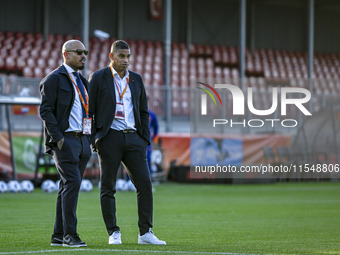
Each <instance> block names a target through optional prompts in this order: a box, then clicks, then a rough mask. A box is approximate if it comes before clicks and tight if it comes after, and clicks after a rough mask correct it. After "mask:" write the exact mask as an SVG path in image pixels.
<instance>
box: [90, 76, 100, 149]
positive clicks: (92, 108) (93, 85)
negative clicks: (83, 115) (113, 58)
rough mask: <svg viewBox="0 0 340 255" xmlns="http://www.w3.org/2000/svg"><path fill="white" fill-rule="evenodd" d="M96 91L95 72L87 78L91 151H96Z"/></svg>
mask: <svg viewBox="0 0 340 255" xmlns="http://www.w3.org/2000/svg"><path fill="white" fill-rule="evenodd" d="M97 91H98V82H97V79H96V75H95V73H93V74H91V75H90V78H89V117H90V118H91V119H92V125H91V128H92V129H91V146H92V149H93V151H96V145H95V137H96V123H95V112H96V98H97Z"/></svg>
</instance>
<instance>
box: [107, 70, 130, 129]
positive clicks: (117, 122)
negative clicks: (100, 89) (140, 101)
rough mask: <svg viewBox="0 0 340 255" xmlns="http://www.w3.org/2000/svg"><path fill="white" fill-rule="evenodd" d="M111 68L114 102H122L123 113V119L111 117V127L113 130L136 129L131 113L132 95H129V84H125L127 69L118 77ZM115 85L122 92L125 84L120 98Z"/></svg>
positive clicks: (127, 74)
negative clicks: (123, 74) (121, 76)
mask: <svg viewBox="0 0 340 255" xmlns="http://www.w3.org/2000/svg"><path fill="white" fill-rule="evenodd" d="M110 68H111V67H110ZM111 70H112V71H113V75H114V79H112V86H114V88H115V94H116V103H122V104H123V106H124V113H125V118H124V119H117V118H114V119H113V121H112V124H111V128H112V129H115V130H124V129H134V130H136V128H135V116H134V115H133V103H132V97H131V90H130V87H129V85H128V84H127V77H128V76H129V71H128V70H126V73H125V76H124V77H123V78H120V76H119V74H118V73H117V72H116V70H115V69H114V68H111ZM117 86H118V87H119V90H120V93H123V91H124V89H125V87H126V86H127V89H126V92H125V94H124V96H123V99H122V100H121V99H120V96H119V92H118V89H117ZM116 108H117V107H116Z"/></svg>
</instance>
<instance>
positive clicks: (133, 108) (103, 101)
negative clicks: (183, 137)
mask: <svg viewBox="0 0 340 255" xmlns="http://www.w3.org/2000/svg"><path fill="white" fill-rule="evenodd" d="M110 59H111V64H110V66H108V67H106V68H104V69H101V70H99V71H97V72H95V73H94V74H93V75H91V77H90V117H92V118H93V125H92V128H93V129H92V139H91V140H92V141H91V144H92V147H93V148H94V150H96V151H97V152H98V156H99V162H100V168H101V176H100V177H101V178H100V180H101V191H100V202H101V208H102V214H103V218H104V222H105V225H106V229H107V232H108V234H109V244H121V243H122V241H121V233H120V229H119V227H118V225H117V222H116V200H115V196H114V195H115V193H116V188H115V185H116V178H117V172H118V168H119V166H120V163H121V161H122V162H123V163H124V165H125V166H126V168H127V170H128V172H129V175H130V177H131V180H132V182H133V184H134V185H135V187H136V189H137V200H138V218H139V220H138V226H139V234H138V243H139V244H163V245H164V244H166V243H165V242H164V241H161V240H159V239H158V238H157V237H156V236H155V235H154V234H153V232H152V231H151V228H152V214H153V198H152V186H151V179H150V174H149V169H148V165H147V159H146V150H147V146H148V145H149V144H150V128H149V113H148V106H147V105H148V104H147V99H146V93H145V88H144V84H143V80H142V77H141V76H140V75H139V74H137V73H135V72H132V71H130V70H128V69H127V68H128V66H129V62H130V47H129V45H128V44H127V43H126V42H124V41H121V40H119V41H116V42H114V43H113V44H112V47H111V53H110Z"/></svg>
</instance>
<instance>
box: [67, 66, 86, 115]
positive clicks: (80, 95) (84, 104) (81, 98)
mask: <svg viewBox="0 0 340 255" xmlns="http://www.w3.org/2000/svg"><path fill="white" fill-rule="evenodd" d="M67 73H68V75H69V76H70V78H71V81H72V83H73V84H74V85H75V86H76V89H77V92H78V95H79V98H80V101H81V104H82V105H83V107H84V109H85V114H86V116H89V104H88V101H89V97H88V95H87V92H86V89H85V88H84V92H85V98H86V102H85V100H84V98H83V95H82V94H81V92H80V90H79V88H78V85H77V83H76V82H74V80H73V79H72V76H71V75H70V73H69V72H67Z"/></svg>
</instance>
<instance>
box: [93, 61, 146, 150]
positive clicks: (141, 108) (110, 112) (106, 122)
mask: <svg viewBox="0 0 340 255" xmlns="http://www.w3.org/2000/svg"><path fill="white" fill-rule="evenodd" d="M129 78H130V79H129V88H130V91H131V97H132V103H133V114H134V117H135V127H136V129H137V133H138V134H139V135H140V136H141V137H142V138H144V139H145V140H146V141H147V143H148V144H150V127H149V113H148V103H147V98H146V92H145V87H144V83H143V80H142V77H141V76H140V75H139V74H138V73H135V72H132V71H130V70H129ZM89 82H90V99H89V100H90V109H89V114H90V117H92V119H93V123H92V135H91V137H92V139H91V144H92V147H93V148H94V149H95V147H96V146H95V144H96V143H97V141H98V140H100V139H101V138H103V137H104V136H105V135H106V134H107V132H108V131H109V129H110V127H111V124H112V121H113V118H114V113H115V111H116V94H115V88H114V83H113V77H112V72H111V70H110V67H106V68H103V69H101V70H98V71H96V72H95V73H93V74H92V75H91V76H90V79H89Z"/></svg>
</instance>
